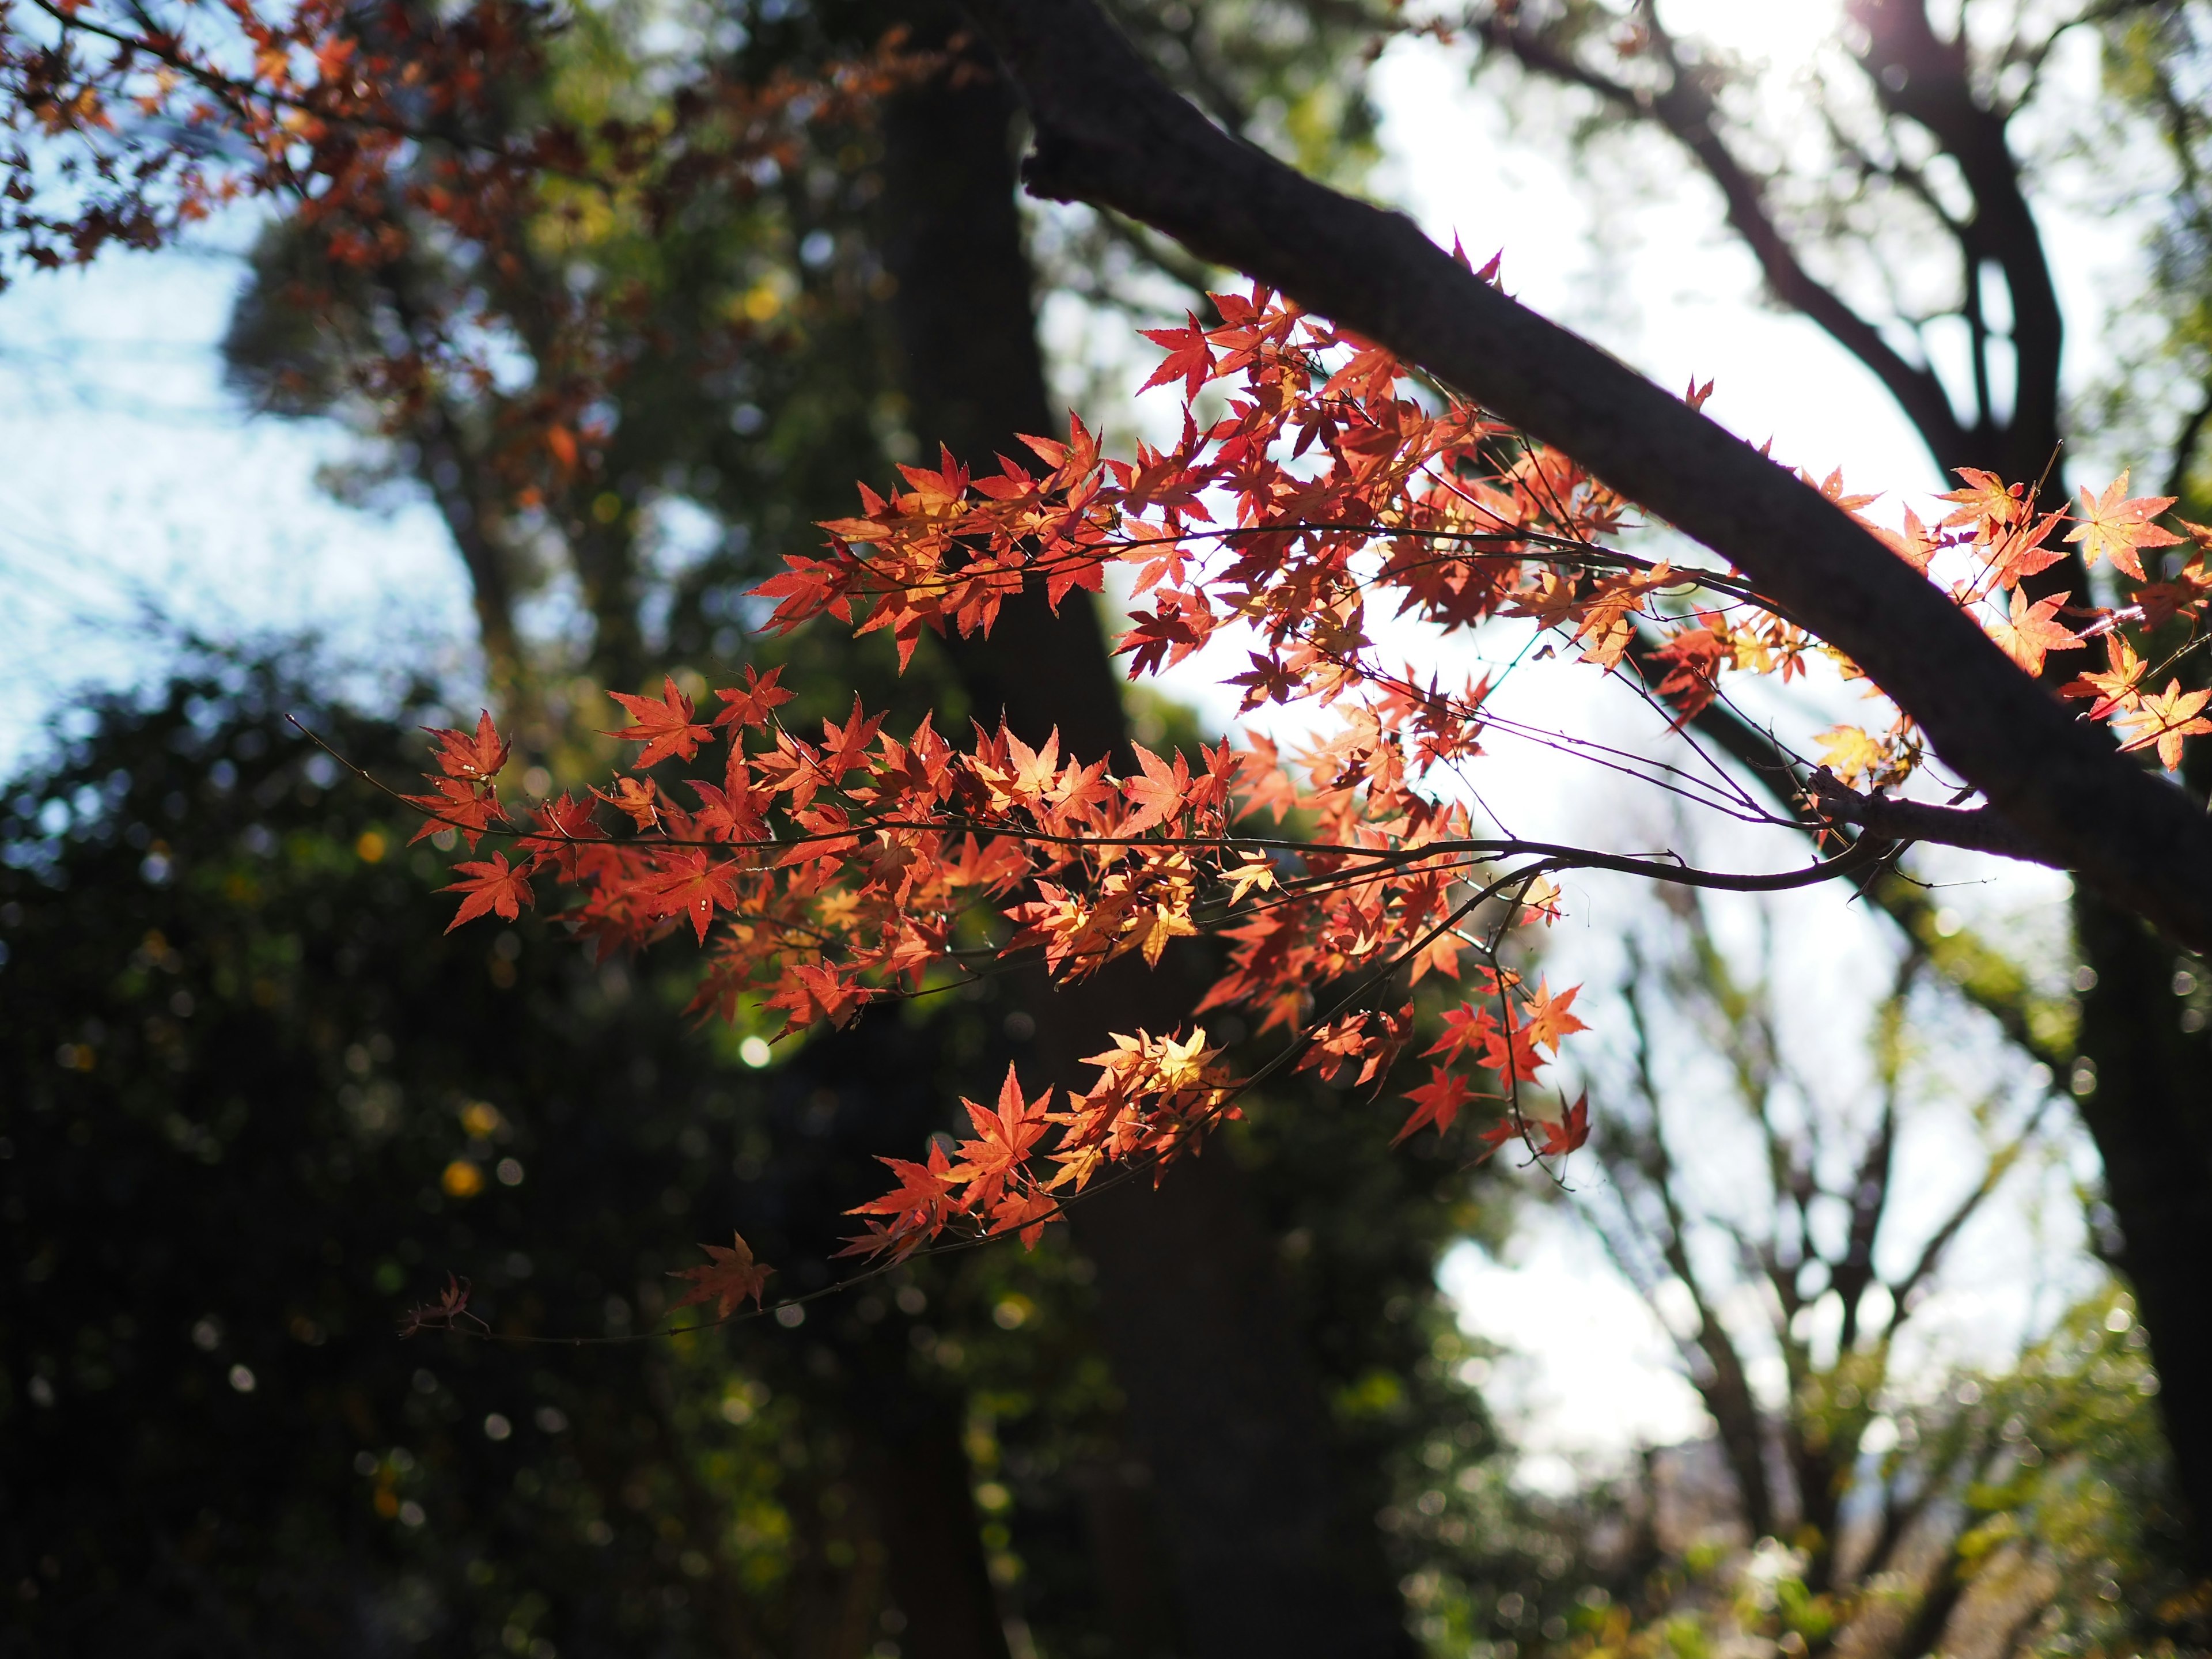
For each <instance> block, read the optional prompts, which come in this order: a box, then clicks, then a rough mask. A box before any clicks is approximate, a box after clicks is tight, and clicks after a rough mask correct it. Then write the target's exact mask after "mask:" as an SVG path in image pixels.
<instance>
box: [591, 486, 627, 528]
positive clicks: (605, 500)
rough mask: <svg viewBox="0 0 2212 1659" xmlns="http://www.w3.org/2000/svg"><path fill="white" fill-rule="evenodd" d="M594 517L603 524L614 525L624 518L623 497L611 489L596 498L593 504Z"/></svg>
mask: <svg viewBox="0 0 2212 1659" xmlns="http://www.w3.org/2000/svg"><path fill="white" fill-rule="evenodd" d="M592 517H593V518H595V519H597V520H599V522H600V523H601V524H612V523H613V522H614V521H615V520H617V519H619V518H620V517H622V497H621V496H619V495H616V494H615V492H614V491H613V490H611V489H610V490H608V491H606V492H605V494H603V495H599V496H598V497H596V498H595V499H594V500H593V501H592Z"/></svg>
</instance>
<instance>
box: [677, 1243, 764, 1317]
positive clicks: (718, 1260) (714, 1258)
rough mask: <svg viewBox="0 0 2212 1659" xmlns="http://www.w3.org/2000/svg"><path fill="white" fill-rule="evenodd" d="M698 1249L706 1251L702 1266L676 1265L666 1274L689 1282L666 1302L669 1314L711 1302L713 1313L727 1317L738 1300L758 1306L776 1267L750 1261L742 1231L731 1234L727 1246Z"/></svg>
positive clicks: (749, 1251) (708, 1246) (738, 1302)
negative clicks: (680, 1292) (687, 1286)
mask: <svg viewBox="0 0 2212 1659" xmlns="http://www.w3.org/2000/svg"><path fill="white" fill-rule="evenodd" d="M699 1248H700V1249H702V1250H704V1251H706V1253H707V1265H706V1266H705V1267H679V1268H678V1269H677V1270H676V1271H675V1272H674V1273H670V1274H669V1275H668V1276H669V1277H670V1278H671V1279H689V1280H690V1281H691V1288H690V1290H688V1291H684V1294H683V1295H682V1296H681V1297H678V1299H677V1300H676V1301H674V1302H671V1303H670V1304H669V1305H668V1310H669V1311H670V1312H671V1313H673V1312H675V1311H676V1310H678V1308H688V1307H690V1306H691V1305H692V1304H695V1303H701V1302H711V1303H713V1304H714V1316H715V1317H716V1318H718V1319H727V1318H728V1317H729V1316H731V1315H732V1313H734V1312H736V1311H737V1309H738V1304H741V1303H745V1302H750V1303H753V1304H755V1305H759V1304H760V1301H761V1293H762V1292H763V1291H765V1290H767V1289H768V1281H769V1275H771V1274H772V1273H775V1268H773V1267H763V1266H762V1265H760V1264H759V1263H758V1262H756V1261H754V1260H753V1251H752V1246H751V1245H750V1244H748V1243H745V1240H744V1234H742V1233H736V1232H733V1233H732V1234H731V1235H730V1242H729V1243H728V1244H727V1245H726V1246H725V1245H720V1244H702V1245H701V1246H700V1247H699Z"/></svg>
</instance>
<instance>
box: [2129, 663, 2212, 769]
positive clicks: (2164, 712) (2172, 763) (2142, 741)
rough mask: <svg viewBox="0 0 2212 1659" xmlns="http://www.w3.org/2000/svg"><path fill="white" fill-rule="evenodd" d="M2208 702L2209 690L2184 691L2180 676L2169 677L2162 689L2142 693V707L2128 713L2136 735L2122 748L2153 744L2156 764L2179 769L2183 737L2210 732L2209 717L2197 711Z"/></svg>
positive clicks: (2138, 747) (2131, 748)
mask: <svg viewBox="0 0 2212 1659" xmlns="http://www.w3.org/2000/svg"><path fill="white" fill-rule="evenodd" d="M2207 702H2212V691H2184V690H2182V689H2181V682H2180V681H2179V680H2178V679H2172V680H2168V681H2167V682H2166V690H2163V691H2160V692H2159V693H2158V694H2156V695H2155V696H2146V697H2144V698H2143V699H2142V707H2141V708H2137V709H2136V711H2135V712H2134V713H2133V714H2130V715H2129V716H2128V717H2127V720H2126V724H2127V725H2129V726H2132V727H2134V728H2135V735H2134V736H2133V737H2130V738H2129V739H2128V740H2127V741H2126V742H2125V743H2124V744H2121V745H2120V747H2121V749H2122V750H2135V749H2148V748H2149V747H2151V745H2152V744H2156V745H2157V746H2158V761H2159V764H2160V765H2161V766H2163V767H2164V768H2166V770H2167V771H2169V772H2172V771H2177V770H2179V769H2180V766H2181V747H2182V742H2183V739H2185V738H2193V737H2196V736H2197V735H2198V734H2199V733H2201V732H2212V720H2205V719H2203V718H2202V717H2201V715H2200V714H2199V712H2198V711H2200V710H2201V709H2202V708H2203V707H2204V705H2205V704H2206V703H2207Z"/></svg>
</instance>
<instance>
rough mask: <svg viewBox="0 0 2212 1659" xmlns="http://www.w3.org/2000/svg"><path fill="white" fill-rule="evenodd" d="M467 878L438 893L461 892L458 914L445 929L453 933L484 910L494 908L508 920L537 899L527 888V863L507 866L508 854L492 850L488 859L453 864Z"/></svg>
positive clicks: (528, 881) (528, 873)
mask: <svg viewBox="0 0 2212 1659" xmlns="http://www.w3.org/2000/svg"><path fill="white" fill-rule="evenodd" d="M453 867H454V868H455V869H456V870H458V871H459V872H460V873H461V874H462V875H463V876H464V877H465V878H466V879H465V880H462V881H457V882H453V883H452V884H449V885H447V886H445V887H441V888H440V889H439V891H440V892H441V893H459V894H461V895H462V899H461V908H460V914H459V915H456V916H455V917H454V918H453V921H452V922H451V923H449V924H448V925H447V928H446V931H447V933H452V932H453V929H454V928H456V927H459V926H460V925H461V924H462V923H463V922H465V921H475V920H476V919H477V917H478V916H480V915H483V914H484V912H486V911H487V910H490V911H495V912H497V913H498V915H501V917H503V918H504V919H505V920H507V921H514V920H515V918H516V917H518V916H520V915H521V914H522V907H523V906H524V905H526V904H530V903H532V902H535V901H536V897H537V896H536V895H535V894H534V893H532V891H531V889H530V866H529V865H528V864H524V865H521V866H519V867H517V868H515V869H512V870H510V869H509V868H507V854H504V853H494V854H492V855H491V857H490V858H489V859H486V860H474V861H471V862H468V863H463V864H458V865H455V866H453Z"/></svg>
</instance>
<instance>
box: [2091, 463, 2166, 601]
mask: <svg viewBox="0 0 2212 1659" xmlns="http://www.w3.org/2000/svg"><path fill="white" fill-rule="evenodd" d="M2127 493H2128V475H2127V474H2126V473H2124V472H2123V473H2121V474H2120V476H2119V477H2117V478H2115V479H2113V480H2112V483H2110V484H2109V485H2107V486H2106V489H2105V493H2104V494H2103V495H2094V496H2093V495H2090V494H2089V490H2088V486H2087V485H2086V484H2085V485H2083V486H2082V489H2081V511H2080V512H2079V513H2075V515H2074V517H2075V526H2074V528H2073V529H2071V530H2069V531H2068V532H2066V539H2067V540H2068V541H2069V542H2079V543H2081V557H2082V560H2083V562H2085V563H2088V564H2094V563H2096V562H2097V561H2098V560H2099V559H2100V558H2109V559H2110V560H2112V562H2113V563H2114V564H2116V565H2118V567H2119V568H2121V569H2122V570H2124V571H2125V572H2127V574H2129V575H2130V576H2132V577H2134V578H2135V579H2136V580H2137V581H2141V580H2143V568H2142V559H2141V558H2139V557H2138V556H2136V549H2138V548H2144V547H2172V545H2174V544H2176V543H2177V542H2179V541H2180V540H2181V538H2180V537H2179V536H2177V535H2175V534H2174V533H2173V532H2172V531H2171V530H2161V529H2160V527H2159V526H2157V525H2155V524H2153V523H2152V522H2151V520H2154V519H2155V518H2157V517H2158V515H2159V514H2160V513H2163V512H2165V511H2166V508H2168V507H2172V505H2173V502H2174V498H2173V497H2172V496H2171V495H2144V496H2140V497H2138V498H2137V499H2136V500H2134V501H2128V500H2126V499H2124V498H2125V497H2126V495H2127Z"/></svg>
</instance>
